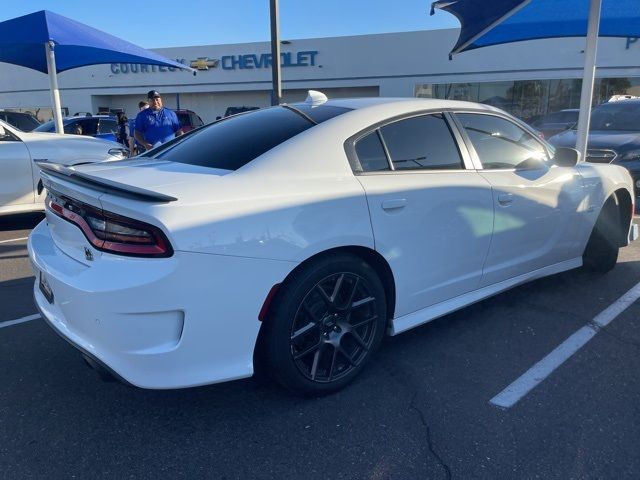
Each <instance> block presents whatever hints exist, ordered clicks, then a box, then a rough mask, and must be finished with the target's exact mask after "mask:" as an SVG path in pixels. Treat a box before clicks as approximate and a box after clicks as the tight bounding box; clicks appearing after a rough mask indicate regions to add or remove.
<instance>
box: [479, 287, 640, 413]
mask: <svg viewBox="0 0 640 480" xmlns="http://www.w3.org/2000/svg"><path fill="white" fill-rule="evenodd" d="M638 298H640V283H638V284H637V285H636V286H635V287H633V288H632V289H631V290H629V291H628V292H627V293H625V294H624V295H623V296H622V297H620V298H619V299H618V300H616V302H614V303H613V304H611V305H610V306H609V307H607V308H606V309H605V310H604V311H602V312H601V313H600V314H599V315H598V316H596V317H595V318H594V319H593V320H592V321H591V322H589V323H588V324H587V325H585V326H584V327H582V328H581V329H580V330H578V331H577V332H575V333H574V334H573V335H571V336H570V337H569V338H567V339H566V340H565V341H564V342H562V343H561V344H560V345H559V346H558V347H557V348H556V349H555V350H553V351H552V352H551V353H550V354H549V355H547V356H546V357H544V358H543V359H542V360H540V361H539V362H538V363H536V364H535V365H534V366H533V367H531V368H530V369H529V370H527V372H526V373H525V374H524V375H522V376H521V377H520V378H518V379H517V380H516V381H515V382H513V383H512V384H511V385H509V386H508V387H507V388H505V389H504V390H503V391H501V392H500V393H499V394H498V395H496V396H495V397H493V398H492V399H491V400H489V403H491V404H493V405H495V406H497V407H501V408H511V407H513V406H514V405H515V404H516V403H518V402H519V401H520V400H521V399H522V398H523V397H524V396H525V395H526V394H527V393H529V392H530V391H531V390H533V388H535V387H536V386H537V385H538V384H539V383H540V382H542V381H543V380H544V379H545V378H547V377H548V376H549V375H551V373H553V371H554V370H555V369H556V368H558V367H559V366H560V365H562V364H563V363H564V362H565V361H567V360H568V359H569V358H570V357H571V356H572V355H573V354H574V353H576V352H577V351H578V350H580V349H581V348H582V347H583V346H584V345H585V344H586V343H587V342H588V341H589V340H591V339H592V338H593V337H594V336H595V334H596V333H598V331H599V330H600V329H601V328H603V327H606V326H607V325H608V324H609V323H610V322H611V321H612V320H613V319H614V318H616V317H617V316H618V315H620V314H621V313H622V312H624V311H625V310H626V309H627V308H628V307H629V306H630V305H631V304H633V302H635V301H636V300H637V299H638Z"/></svg>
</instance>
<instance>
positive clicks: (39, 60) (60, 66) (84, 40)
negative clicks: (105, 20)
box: [0, 10, 191, 73]
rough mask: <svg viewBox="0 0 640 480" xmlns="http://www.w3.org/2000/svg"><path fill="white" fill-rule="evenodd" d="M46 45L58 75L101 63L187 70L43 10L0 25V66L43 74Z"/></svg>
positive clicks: (173, 62)
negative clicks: (52, 53) (50, 47)
mask: <svg viewBox="0 0 640 480" xmlns="http://www.w3.org/2000/svg"><path fill="white" fill-rule="evenodd" d="M50 41H51V42H53V43H54V45H55V46H54V49H55V58H56V67H57V71H58V72H64V71H65V70H69V69H72V68H77V67H84V66H87V65H97V64H101V63H143V64H147V65H163V66H167V67H177V68H182V69H186V70H191V69H190V68H189V67H188V66H186V65H183V64H181V63H178V62H176V61H173V60H169V59H168V58H165V57H163V56H162V55H158V54H157V53H154V52H151V51H149V50H146V49H144V48H141V47H138V46H136V45H134V44H132V43H129V42H126V41H124V40H122V39H120V38H117V37H114V36H113V35H109V34H108V33H105V32H101V31H100V30H97V29H95V28H92V27H89V26H88V25H84V24H82V23H80V22H76V21H75V20H71V19H70V18H67V17H63V16H62V15H58V14H57V13H53V12H50V11H47V10H42V11H40V12H35V13H31V14H29V15H24V16H22V17H18V18H14V19H11V20H6V21H4V22H1V23H0V62H5V63H12V64H14V65H21V66H23V67H27V68H31V69H33V70H38V71H39V72H42V73H47V56H46V53H45V47H44V45H45V43H47V42H50Z"/></svg>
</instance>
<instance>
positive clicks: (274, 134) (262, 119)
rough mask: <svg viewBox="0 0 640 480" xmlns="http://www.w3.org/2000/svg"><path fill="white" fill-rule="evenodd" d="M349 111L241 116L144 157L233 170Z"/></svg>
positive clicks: (299, 108) (292, 109)
mask: <svg viewBox="0 0 640 480" xmlns="http://www.w3.org/2000/svg"><path fill="white" fill-rule="evenodd" d="M349 110H350V109H348V108H342V107H334V106H328V105H320V106H317V107H311V106H309V105H301V104H296V105H291V106H279V107H272V108H264V109H261V110H255V111H251V112H246V113H241V114H238V115H235V116H232V117H228V118H225V119H222V120H220V121H218V122H215V123H212V124H211V125H208V126H206V127H201V128H200V129H198V130H194V131H193V132H192V133H191V132H190V133H191V134H190V135H187V136H186V138H185V136H182V137H178V138H176V139H174V140H172V141H171V142H169V143H167V144H165V145H162V146H160V147H158V149H155V150H151V151H150V152H149V153H148V154H146V155H144V156H149V157H152V158H158V159H162V160H169V161H171V162H178V163H186V164H189V165H198V166H202V167H210V168H220V169H223V170H237V169H238V168H240V167H242V166H243V165H246V164H247V163H249V162H250V161H251V160H253V159H254V158H257V157H259V156H260V155H262V154H263V153H265V152H267V151H269V150H271V149H272V148H274V147H276V146H277V145H280V144H281V143H283V142H285V141H287V140H289V139H290V138H292V137H294V136H296V135H298V134H299V133H301V132H303V131H305V130H307V129H309V128H311V127H313V126H314V125H316V124H318V123H320V122H323V121H325V120H329V119H330V118H333V117H335V116H337V115H340V114H342V113H345V112H348V111H349Z"/></svg>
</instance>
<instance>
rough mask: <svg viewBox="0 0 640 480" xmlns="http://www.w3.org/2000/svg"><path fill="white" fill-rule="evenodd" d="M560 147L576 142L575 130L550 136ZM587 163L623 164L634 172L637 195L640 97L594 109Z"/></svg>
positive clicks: (639, 170)
mask: <svg viewBox="0 0 640 480" xmlns="http://www.w3.org/2000/svg"><path fill="white" fill-rule="evenodd" d="M549 141H550V142H551V143H552V144H553V145H556V146H561V147H572V146H574V145H575V144H576V130H575V129H571V130H567V131H566V132H563V133H561V134H559V135H556V136H554V137H552V138H550V139H549ZM586 161H587V162H592V163H611V164H614V165H620V166H622V167H624V168H626V169H627V170H629V172H630V173H631V176H632V177H633V181H634V184H635V192H636V196H637V195H638V194H639V192H640V99H616V100H615V101H611V102H608V103H604V104H602V105H599V106H597V107H596V108H594V109H593V111H592V112H591V124H590V127H589V137H588V140H587V158H586Z"/></svg>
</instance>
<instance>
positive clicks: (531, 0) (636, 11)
mask: <svg viewBox="0 0 640 480" xmlns="http://www.w3.org/2000/svg"><path fill="white" fill-rule="evenodd" d="M436 8H437V9H441V10H444V11H447V12H449V13H451V14H453V15H455V16H456V17H457V18H458V20H459V21H460V26H461V30H460V36H459V38H458V42H457V43H456V45H455V46H454V47H453V50H452V51H451V54H450V56H451V55H453V54H457V53H461V52H464V51H468V50H473V49H476V48H482V47H488V46H491V45H499V44H504V43H511V42H520V41H524V40H535V39H541V38H555V37H586V48H585V63H584V71H583V78H582V93H581V98H580V116H579V120H578V135H577V141H576V149H577V150H578V151H579V152H580V154H581V158H585V156H584V154H585V152H586V150H587V138H588V133H589V121H590V118H591V101H592V97H593V85H594V80H595V69H596V66H595V64H596V53H597V41H598V36H603V37H640V0H492V1H491V2H487V1H483V0H449V1H437V2H433V3H432V4H431V14H432V15H433V13H434V11H435V9H436ZM639 63H640V62H639Z"/></svg>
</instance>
